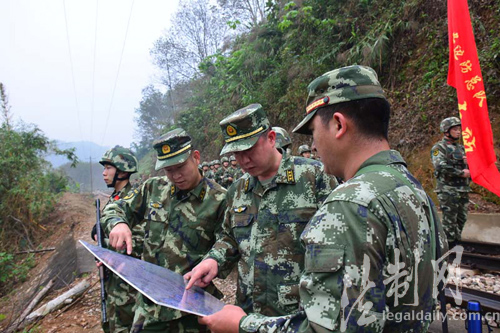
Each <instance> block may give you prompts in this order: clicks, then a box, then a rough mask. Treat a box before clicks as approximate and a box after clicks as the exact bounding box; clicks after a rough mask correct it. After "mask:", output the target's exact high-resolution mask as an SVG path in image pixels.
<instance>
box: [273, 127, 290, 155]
mask: <svg viewBox="0 0 500 333" xmlns="http://www.w3.org/2000/svg"><path fill="white" fill-rule="evenodd" d="M272 129H273V131H274V132H276V148H278V149H281V150H282V151H284V152H285V153H287V155H292V149H291V147H292V138H291V137H290V134H288V132H287V131H286V130H285V129H284V128H282V127H277V126H274V127H273V128H272Z"/></svg>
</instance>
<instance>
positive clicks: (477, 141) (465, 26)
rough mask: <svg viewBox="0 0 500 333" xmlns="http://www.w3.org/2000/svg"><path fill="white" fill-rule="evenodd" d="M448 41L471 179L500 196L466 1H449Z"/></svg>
mask: <svg viewBox="0 0 500 333" xmlns="http://www.w3.org/2000/svg"><path fill="white" fill-rule="evenodd" d="M448 40H449V48H450V60H449V69H448V84H449V85H450V86H452V87H454V88H455V89H456V90H457V97H458V110H459V112H460V118H461V120H462V137H463V140H464V146H465V152H466V153H467V162H468V164H469V169H470V173H471V177H472V181H473V182H475V183H476V184H478V185H481V186H483V187H485V188H487V189H488V190H490V191H491V192H493V193H495V194H496V195H498V196H500V173H499V172H498V168H497V167H496V165H495V162H496V156H495V152H494V150H493V134H492V132H491V124H490V119H489V117H488V105H487V103H486V93H485V91H484V84H483V82H484V81H483V77H482V75H481V68H480V67H479V59H478V57H477V50H476V42H475V41H474V33H473V31H472V24H471V21H470V14H469V7H468V5H467V0H448Z"/></svg>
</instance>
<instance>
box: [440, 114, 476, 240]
mask: <svg viewBox="0 0 500 333" xmlns="http://www.w3.org/2000/svg"><path fill="white" fill-rule="evenodd" d="M439 128H440V130H441V132H442V133H443V134H444V137H443V138H442V139H441V141H439V142H438V143H436V144H435V145H434V146H433V147H432V150H431V159H432V164H433V165H434V169H435V171H434V174H435V176H436V179H437V182H436V193H437V195H438V199H439V205H440V207H441V211H442V212H443V229H444V232H445V233H446V237H447V238H448V244H449V245H450V248H452V247H453V246H454V245H455V244H456V243H457V242H458V241H460V240H461V236H462V230H463V228H464V225H465V221H467V206H468V204H469V192H470V186H469V184H470V172H469V168H468V167H467V159H466V157H465V149H464V146H463V145H461V144H460V143H459V140H460V135H461V132H462V128H461V123H460V119H458V118H457V117H449V118H446V119H444V120H443V121H442V122H441V126H439Z"/></svg>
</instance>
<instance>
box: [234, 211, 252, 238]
mask: <svg viewBox="0 0 500 333" xmlns="http://www.w3.org/2000/svg"><path fill="white" fill-rule="evenodd" d="M253 219H254V215H253V214H248V213H234V214H233V219H232V220H233V221H232V229H233V235H234V238H235V239H236V241H237V242H238V244H240V243H241V242H243V241H246V240H249V239H250V232H251V229H252V221H253Z"/></svg>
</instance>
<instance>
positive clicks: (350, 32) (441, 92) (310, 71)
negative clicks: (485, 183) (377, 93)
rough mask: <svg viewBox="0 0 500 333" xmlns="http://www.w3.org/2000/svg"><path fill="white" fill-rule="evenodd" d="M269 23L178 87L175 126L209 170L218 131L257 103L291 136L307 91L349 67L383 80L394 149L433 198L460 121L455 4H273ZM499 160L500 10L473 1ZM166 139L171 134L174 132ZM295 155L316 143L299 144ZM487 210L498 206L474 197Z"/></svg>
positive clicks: (416, 0) (384, 0)
mask: <svg viewBox="0 0 500 333" xmlns="http://www.w3.org/2000/svg"><path fill="white" fill-rule="evenodd" d="M270 4H271V7H270V8H269V11H268V18H267V21H266V22H263V23H261V24H260V25H257V26H255V27H254V28H253V29H252V30H251V31H249V32H247V33H245V34H242V35H239V36H238V37H237V38H235V39H234V40H233V42H232V43H231V44H230V45H229V46H228V47H227V49H225V50H221V52H220V53H218V54H215V55H213V56H211V57H208V58H206V59H205V60H204V61H203V62H202V63H201V64H200V65H199V68H200V70H201V72H202V75H200V76H198V77H197V78H195V79H192V80H191V81H189V82H187V83H183V84H182V85H179V86H177V88H176V89H175V91H174V93H175V94H176V95H177V96H182V99H179V100H180V101H181V102H179V103H178V104H179V105H176V109H178V110H181V111H179V112H178V113H177V115H176V124H177V125H178V126H182V127H183V128H184V129H186V130H187V131H188V132H189V133H190V134H191V135H192V136H193V137H194V142H195V145H196V146H197V147H198V148H199V149H200V150H201V152H202V157H204V159H206V160H211V159H215V158H216V157H218V153H219V152H220V149H221V148H222V146H223V140H222V135H221V133H220V128H219V125H218V122H219V121H220V120H221V119H222V118H224V117H225V116H226V115H228V114H230V113H232V112H233V111H235V110H237V109H239V108H241V107H244V106H246V105H248V104H250V103H260V104H262V105H263V106H264V108H265V110H266V111H267V113H268V116H269V118H270V120H271V122H272V124H273V125H277V126H281V127H283V128H285V129H286V130H288V131H290V132H291V130H292V129H293V127H294V126H295V125H296V124H297V123H298V122H299V121H300V119H301V118H302V117H303V113H304V108H305V105H304V103H305V97H306V86H307V84H308V83H309V82H310V81H311V80H313V79H314V78H315V77H317V76H318V75H320V74H322V73H324V72H326V71H328V70H331V69H334V68H337V67H341V66H347V65H352V64H363V65H368V66H371V67H373V68H374V69H375V70H376V71H377V72H378V74H379V78H380V81H381V83H382V85H383V87H384V88H385V91H386V93H387V96H388V98H389V100H390V102H391V104H392V109H393V114H392V123H391V128H390V143H391V145H392V147H393V148H395V149H398V150H400V151H401V152H402V154H403V156H404V157H405V158H406V159H407V161H408V162H409V163H410V169H411V170H412V171H413V172H414V173H416V174H417V176H418V177H419V179H421V180H422V182H423V183H424V186H425V187H426V189H427V190H429V191H432V187H433V176H432V167H431V164H430V155H429V150H430V147H431V146H432V144H433V143H434V142H435V141H437V140H438V139H439V138H440V134H439V123H440V121H441V120H442V119H443V118H445V117H449V116H452V115H458V110H457V100H456V93H455V91H454V89H452V88H451V87H449V86H447V84H446V78H447V70H448V36H447V19H446V17H447V9H446V1H437V0H409V1H392V0H350V1H343V2H340V1H327V0H303V1H299V0H297V1H295V2H281V1H271V2H270ZM469 7H470V10H471V17H472V22H473V26H474V31H475V36H476V43H477V46H478V52H479V58H480V62H481V67H482V73H483V77H484V84H485V88H486V93H487V96H488V105H489V112H490V119H491V123H492V128H493V133H494V137H495V142H496V146H495V148H496V151H497V155H499V153H500V145H499V142H500V141H499V140H500V123H499V122H500V120H499V117H498V116H499V114H500V106H499V105H500V104H499V99H500V89H499V88H500V36H499V35H498V27H499V26H500V2H499V1H497V0H469ZM165 130H167V129H165ZM292 140H293V151H294V152H296V151H297V148H298V146H299V145H301V144H304V143H307V144H310V143H311V142H310V141H311V138H310V137H307V136H303V135H295V134H293V135H292ZM475 190H476V191H479V192H480V193H481V195H483V196H484V197H485V198H486V199H487V200H490V201H495V202H496V203H497V204H500V200H499V198H498V197H496V196H494V195H492V194H490V193H489V192H487V191H486V190H481V189H479V188H475Z"/></svg>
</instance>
